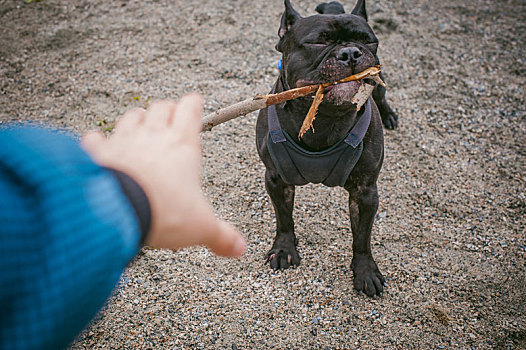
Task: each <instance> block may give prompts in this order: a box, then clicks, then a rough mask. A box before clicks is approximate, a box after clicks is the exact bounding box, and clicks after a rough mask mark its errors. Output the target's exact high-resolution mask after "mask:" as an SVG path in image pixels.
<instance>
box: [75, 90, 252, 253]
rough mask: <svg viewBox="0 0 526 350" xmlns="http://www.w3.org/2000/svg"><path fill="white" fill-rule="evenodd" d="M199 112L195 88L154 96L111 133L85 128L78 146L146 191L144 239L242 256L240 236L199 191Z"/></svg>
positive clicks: (173, 246)
mask: <svg viewBox="0 0 526 350" xmlns="http://www.w3.org/2000/svg"><path fill="white" fill-rule="evenodd" d="M202 112H203V101H202V99H201V97H200V96H199V95H197V94H189V95H186V96H183V97H182V98H181V99H180V100H179V101H178V102H176V103H174V102H169V101H162V102H156V103H153V104H152V105H151V106H150V107H149V108H148V110H144V109H135V110H132V111H130V112H127V113H126V114H125V115H124V116H123V117H122V118H121V119H120V120H119V121H118V122H117V125H116V126H115V130H114V133H113V134H112V135H111V136H110V137H109V138H105V137H104V136H103V135H102V134H101V133H100V132H90V133H88V134H86V135H85V136H84V137H83V139H82V146H83V148H84V149H85V150H86V151H87V152H88V153H89V154H90V155H91V157H92V158H93V159H94V160H95V161H96V162H97V163H99V164H100V165H102V166H106V167H109V168H113V169H117V170H120V171H122V172H124V173H126V174H127V175H128V176H130V177H132V178H133V179H134V180H135V181H136V182H137V183H138V184H139V185H140V186H141V187H142V189H143V190H144V192H145V193H146V196H147V197H148V200H149V202H150V207H151V212H152V225H151V229H150V232H149V234H148V236H147V238H146V244H147V245H149V246H152V247H156V248H169V249H178V248H183V247H188V246H193V245H206V246H208V247H209V248H210V249H211V250H212V251H213V252H214V253H216V254H219V255H223V256H240V255H242V254H243V252H244V250H245V247H246V243H245V241H244V239H243V238H242V236H241V235H240V234H239V232H237V231H236V230H235V229H234V228H233V227H232V226H231V225H229V224H228V223H226V222H225V221H222V220H219V219H218V218H216V217H215V215H214V213H213V211H212V209H211V207H210V205H209V204H208V202H207V201H206V199H205V198H204V196H203V194H202V192H201V179H200V173H201V168H200V167H201V149H200V139H199V133H200V131H201V114H202Z"/></svg>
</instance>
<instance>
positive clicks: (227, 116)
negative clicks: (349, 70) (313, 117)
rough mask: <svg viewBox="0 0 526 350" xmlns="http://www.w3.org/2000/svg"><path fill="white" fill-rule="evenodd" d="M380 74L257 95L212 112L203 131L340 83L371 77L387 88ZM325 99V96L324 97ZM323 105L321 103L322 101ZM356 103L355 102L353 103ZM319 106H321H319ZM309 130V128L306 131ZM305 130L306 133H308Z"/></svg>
mask: <svg viewBox="0 0 526 350" xmlns="http://www.w3.org/2000/svg"><path fill="white" fill-rule="evenodd" d="M378 74H380V66H373V67H369V68H367V69H365V70H364V71H362V72H360V73H357V74H353V75H351V76H348V77H347V78H344V79H341V80H338V81H336V82H332V83H323V84H314V85H307V86H303V87H300V88H295V89H290V90H287V91H283V92H280V93H277V94H270V95H257V96H256V97H254V98H250V99H247V100H244V101H241V102H238V103H236V104H233V105H231V106H228V107H225V108H222V109H219V110H217V111H215V112H212V113H210V114H207V115H206V116H205V117H204V118H203V122H202V131H210V130H212V128H213V127H214V126H216V125H219V124H221V123H224V122H226V121H229V120H231V119H234V118H237V117H240V116H242V115H246V114H248V113H251V112H254V111H257V110H258V109H262V108H265V107H268V106H271V105H275V104H278V103H283V102H285V101H288V100H293V99H296V98H298V97H302V96H306V95H308V94H312V93H313V92H315V91H318V90H319V89H320V87H322V88H325V87H327V86H330V85H334V84H339V83H346V82H349V81H353V80H360V79H364V78H368V77H370V78H371V79H373V80H374V81H376V82H378V83H379V84H380V85H382V86H385V84H384V83H383V81H382V80H381V79H380V77H379V76H378ZM322 97H323V96H322ZM320 103H321V101H320ZM353 103H354V102H353ZM318 105H319V104H318ZM306 130H308V128H307V129H306ZM306 130H305V131H306ZM300 137H301V136H300Z"/></svg>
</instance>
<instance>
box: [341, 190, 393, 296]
mask: <svg viewBox="0 0 526 350" xmlns="http://www.w3.org/2000/svg"><path fill="white" fill-rule="evenodd" d="M345 189H346V190H347V192H349V211H350V215H351V229H352V234H353V245H352V246H353V259H352V264H351V267H352V269H353V272H354V288H355V289H356V290H358V291H363V292H364V293H365V294H367V295H368V296H370V297H373V296H375V295H380V294H381V293H382V292H383V285H384V283H385V278H384V276H382V274H381V273H380V270H379V269H378V266H377V265H376V262H375V261H374V259H373V255H372V252H371V230H372V227H373V221H374V217H375V215H376V211H377V209H378V191H377V188H376V183H374V184H368V185H364V184H361V185H352V186H346V187H345Z"/></svg>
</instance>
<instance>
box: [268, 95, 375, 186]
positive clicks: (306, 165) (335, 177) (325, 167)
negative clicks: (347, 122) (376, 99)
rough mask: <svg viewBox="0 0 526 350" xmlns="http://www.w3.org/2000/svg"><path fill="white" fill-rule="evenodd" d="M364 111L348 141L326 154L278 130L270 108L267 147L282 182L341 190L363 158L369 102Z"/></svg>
mask: <svg viewBox="0 0 526 350" xmlns="http://www.w3.org/2000/svg"><path fill="white" fill-rule="evenodd" d="M363 111H364V112H363V114H362V115H361V116H360V117H359V118H358V121H357V122H356V124H355V125H354V127H353V128H352V129H351V132H350V133H349V135H347V137H345V138H344V139H343V140H341V141H339V142H337V143H336V144H335V145H333V146H331V147H329V148H327V149H326V150H323V151H320V152H311V151H307V150H305V149H303V148H302V147H300V146H299V145H298V144H297V143H296V142H294V141H293V139H292V137H290V135H289V134H288V133H287V132H286V131H285V130H282V129H281V125H280V124H279V120H278V114H277V113H276V107H275V106H269V107H268V127H269V133H268V136H267V147H268V150H269V153H270V156H271V158H272V160H273V161H274V164H275V165H276V168H277V170H278V173H279V175H280V176H281V178H282V179H283V181H285V182H286V183H288V184H291V185H297V186H301V185H306V184H308V183H309V182H312V183H323V184H324V185H326V186H329V187H334V186H343V185H344V184H345V182H346V181H347V179H348V178H349V175H350V174H351V171H352V169H353V168H354V166H355V165H356V163H357V162H358V160H359V159H360V156H361V155H362V150H363V142H362V140H363V138H364V136H365V133H366V132H367V129H368V128H369V124H370V122H371V102H370V100H367V102H366V104H365V108H364V109H363Z"/></svg>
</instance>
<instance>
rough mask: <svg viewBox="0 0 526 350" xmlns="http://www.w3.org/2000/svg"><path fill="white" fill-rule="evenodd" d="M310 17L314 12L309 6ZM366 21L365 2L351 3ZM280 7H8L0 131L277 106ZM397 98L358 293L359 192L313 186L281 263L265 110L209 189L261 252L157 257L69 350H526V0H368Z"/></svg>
mask: <svg viewBox="0 0 526 350" xmlns="http://www.w3.org/2000/svg"><path fill="white" fill-rule="evenodd" d="M293 3H294V5H295V7H296V9H297V10H298V11H299V12H300V13H302V14H305V15H306V14H312V13H313V12H314V11H313V10H314V8H315V6H316V4H317V2H316V1H311V0H308V1H301V2H300V1H299V0H297V1H294V2H293ZM346 5H347V6H346V7H347V8H348V9H350V7H351V5H349V4H347V3H346ZM282 9H283V5H282V2H281V0H272V1H255V0H246V1H235V0H224V1H221V2H216V1H212V0H201V1H197V0H186V1H180V0H174V1H168V0H157V1H154V0H151V1H111V2H106V1H95V0H91V1H87V0H77V1H74V2H62V1H58V0H53V1H51V0H42V1H40V2H35V1H33V2H30V3H28V4H26V3H25V2H24V1H21V0H20V1H14V0H13V1H5V0H4V1H0V21H1V23H2V25H1V26H0V33H1V34H0V122H1V123H5V122H8V121H19V120H29V121H33V122H45V123H51V124H53V125H55V126H57V127H60V128H64V129H65V130H70V131H74V132H76V133H81V132H83V131H86V130H89V129H94V128H95V129H97V128H98V129H101V130H111V127H112V123H113V122H114V121H115V119H116V118H117V117H118V116H119V115H121V114H122V113H123V112H124V111H125V110H127V109H129V108H132V107H135V106H145V105H146V104H147V103H148V102H149V101H151V100H155V99H160V98H177V97H179V96H181V95H182V94H184V93H185V92H188V91H199V92H200V93H201V94H203V95H204V97H205V100H206V106H205V107H206V112H209V111H213V110H215V109H216V108H218V107H219V106H226V105H229V104H231V103H234V102H238V101H240V100H242V99H244V98H247V97H249V96H252V95H255V94H257V93H265V92H267V91H269V89H270V87H271V85H272V83H273V82H274V80H275V77H276V76H277V63H278V60H279V58H280V57H279V55H278V53H277V52H276V51H275V50H274V45H275V44H276V41H277V28H278V23H279V19H280V13H281V11H282ZM368 9H369V15H370V21H371V24H372V26H373V27H374V28H375V30H376V32H377V34H378V36H379V38H380V43H381V44H380V50H379V51H380V52H379V53H380V57H381V61H382V63H383V65H384V72H385V75H386V81H387V83H388V85H389V88H388V99H389V101H390V102H391V105H392V106H393V107H394V108H395V109H396V110H397V112H398V113H399V115H400V118H401V119H400V127H399V129H397V130H395V131H386V133H385V134H386V142H385V144H386V159H385V162H384V168H383V170H382V172H381V176H380V179H379V191H380V208H379V212H378V215H377V220H376V223H375V225H374V229H373V242H372V244H373V251H374V254H375V257H376V260H377V262H378V265H379V267H380V269H381V270H382V271H383V273H384V275H385V276H386V277H387V281H388V282H387V288H386V291H385V294H384V295H383V296H382V297H380V298H377V299H369V298H367V297H366V296H364V295H362V294H358V293H356V292H355V291H354V290H353V288H352V273H351V269H350V263H351V259H352V252H351V246H352V236H351V232H350V228H349V218H348V213H347V209H346V207H347V204H346V203H347V198H346V196H345V193H344V191H343V190H342V189H338V188H327V187H324V186H315V185H307V186H304V187H302V188H300V189H298V191H297V200H296V206H295V214H294V215H295V222H296V228H297V233H298V237H299V250H300V254H301V256H302V258H303V260H302V264H301V266H300V267H298V268H296V269H292V270H288V271H283V272H273V271H271V269H270V268H269V266H268V265H265V264H264V256H265V254H266V252H267V250H268V249H269V248H270V245H271V242H272V237H273V235H274V227H275V219H274V213H273V210H272V207H271V204H270V203H269V199H268V197H267V195H266V192H265V190H264V183H263V174H264V167H263V165H262V163H261V162H260V161H259V159H258V157H257V154H256V149H255V141H254V134H255V132H254V125H255V119H256V115H255V114H250V115H249V116H247V117H244V118H239V119H236V120H233V121H231V122H228V123H226V124H223V125H220V126H218V127H216V128H215V129H214V130H213V131H212V132H209V133H205V134H203V137H202V141H203V150H204V153H205V155H204V162H203V170H204V174H203V191H204V192H205V194H206V195H207V197H208V198H209V199H210V201H211V202H212V203H213V205H214V207H215V208H216V211H217V213H218V215H219V216H221V217H223V218H225V219H228V220H230V221H231V222H232V223H233V224H234V225H235V226H236V227H237V228H238V229H239V230H240V231H241V232H243V234H244V236H245V237H246V238H247V241H248V251H247V253H246V255H245V256H244V257H243V258H241V259H237V260H227V259H224V258H218V257H215V256H213V255H212V254H211V253H209V252H208V251H207V250H206V249H204V248H192V249H187V250H181V251H177V252H172V251H166V250H152V249H146V248H145V249H143V250H142V251H141V253H140V254H139V255H138V257H137V258H136V259H135V260H134V262H133V263H132V264H131V265H130V267H129V268H128V269H127V270H126V272H125V274H124V275H123V277H122V280H121V282H120V283H119V286H118V288H117V289H116V292H115V295H114V296H113V297H112V298H111V299H110V301H109V302H108V305H107V306H106V307H105V309H104V310H103V311H102V312H101V313H100V315H99V316H98V317H97V319H96V320H95V321H94V322H93V324H92V325H91V326H90V327H89V328H88V329H87V330H86V331H85V332H84V333H83V334H82V335H80V337H79V338H78V340H77V341H76V342H75V343H74V344H73V345H72V346H71V348H72V349H86V348H89V349H102V348H111V349H118V348H124V349H161V348H162V349H164V348H176V349H216V348H217V349H269V348H279V349H343V348H356V349H358V348H360V349H368V348H369V349H373V348H374V349H395V348H396V349H398V348H400V349H413V348H414V349H417V348H439V349H448V348H460V349H470V348H471V349H487V348H496V349H524V348H526V316H525V313H526V281H525V276H526V267H525V265H526V264H525V262H526V237H525V231H526V215H525V214H526V195H525V191H524V189H525V187H526V186H525V182H526V176H525V174H526V161H525V155H526V146H525V144H526V142H525V141H526V137H525V135H526V120H525V119H526V118H525V110H526V108H525V107H526V106H525V101H524V81H525V76H526V69H525V68H524V67H525V66H526V65H525V64H526V62H525V61H526V49H525V44H526V40H525V39H526V28H525V23H526V22H525V21H524V15H525V13H526V3H525V2H524V1H522V0H509V1H499V2H495V1H490V0H473V1H470V2H448V1H440V2H439V1H418V0H403V1H402V0H393V1H389V2H385V1H383V2H380V1H368Z"/></svg>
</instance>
